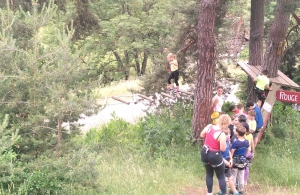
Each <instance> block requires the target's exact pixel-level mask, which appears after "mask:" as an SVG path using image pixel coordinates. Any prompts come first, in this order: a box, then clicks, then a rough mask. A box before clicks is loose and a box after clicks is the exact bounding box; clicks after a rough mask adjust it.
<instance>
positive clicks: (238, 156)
mask: <svg viewBox="0 0 300 195" xmlns="http://www.w3.org/2000/svg"><path fill="white" fill-rule="evenodd" d="M253 104H254V103H253V102H248V103H247V107H248V112H246V111H245V110H244V107H243V105H242V104H238V105H237V106H231V109H232V111H233V115H232V116H231V121H232V122H231V124H230V125H229V126H228V128H229V129H230V133H228V134H227V141H226V142H227V148H226V150H225V151H224V152H221V153H222V156H223V160H224V163H225V166H226V169H225V177H226V178H227V179H228V185H229V187H230V193H231V194H233V195H238V194H243V191H244V185H247V182H248V177H249V163H251V162H252V159H253V157H254V154H255V147H256V143H255V138H254V137H257V133H258V132H257V122H256V120H255V118H256V115H258V117H261V112H260V109H259V110H257V111H258V113H256V111H255V109H254V108H255V107H254V106H253ZM260 128H261V127H260ZM256 141H257V140H256ZM217 194H219V195H221V194H222V192H221V191H219V192H218V193H217Z"/></svg>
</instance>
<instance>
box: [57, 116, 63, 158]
mask: <svg viewBox="0 0 300 195" xmlns="http://www.w3.org/2000/svg"><path fill="white" fill-rule="evenodd" d="M62 122H63V121H62V119H60V118H59V119H58V120H57V123H58V128H57V151H58V153H59V151H60V149H61V133H62V132H61V131H62Z"/></svg>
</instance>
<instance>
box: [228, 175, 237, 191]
mask: <svg viewBox="0 0 300 195" xmlns="http://www.w3.org/2000/svg"><path fill="white" fill-rule="evenodd" d="M228 185H229V187H230V189H231V191H232V192H233V194H235V193H236V192H237V190H236V188H235V183H233V180H232V176H230V177H228Z"/></svg>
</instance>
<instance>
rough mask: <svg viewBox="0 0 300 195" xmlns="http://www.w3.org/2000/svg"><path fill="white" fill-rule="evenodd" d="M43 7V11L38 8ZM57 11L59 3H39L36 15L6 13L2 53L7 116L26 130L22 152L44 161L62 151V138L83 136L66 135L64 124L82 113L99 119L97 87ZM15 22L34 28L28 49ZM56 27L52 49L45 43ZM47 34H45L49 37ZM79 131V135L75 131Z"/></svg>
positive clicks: (0, 92) (3, 108)
mask: <svg viewBox="0 0 300 195" xmlns="http://www.w3.org/2000/svg"><path fill="white" fill-rule="evenodd" d="M39 6H42V8H41V9H40V10H41V11H38V7H39ZM56 13H57V6H56V5H55V4H54V3H53V1H49V2H48V5H47V6H45V4H44V5H39V4H38V3H37V1H33V10H32V11H31V12H24V11H22V10H20V11H18V12H16V13H13V12H12V11H11V10H10V9H9V8H8V9H7V10H5V11H4V10H3V11H2V12H1V16H2V18H3V19H2V20H1V21H2V27H3V28H2V31H1V32H2V34H1V37H2V39H1V40H3V41H1V43H2V44H0V47H1V49H0V51H1V56H3V58H1V60H2V61H1V65H2V66H1V67H2V69H1V73H0V74H1V75H2V76H3V77H4V78H5V79H3V80H1V90H0V96H1V99H2V102H1V105H0V106H1V112H6V113H8V114H10V116H12V119H11V121H12V123H13V126H14V127H16V128H18V129H19V130H20V136H21V138H22V139H21V142H20V148H19V149H18V150H19V152H21V153H22V154H23V158H25V155H24V154H29V156H28V158H32V154H34V155H35V156H38V155H39V154H40V153H41V152H43V151H44V150H46V149H51V148H55V147H56V148H57V149H58V151H59V148H60V147H61V145H62V138H63V137H62V136H63V135H65V136H69V135H71V134H72V133H75V132H77V129H78V128H75V127H74V128H71V130H70V131H66V130H64V129H63V128H62V126H61V125H62V123H63V122H73V121H76V120H77V119H78V118H79V115H80V114H81V113H93V112H94V111H95V109H96V108H97V105H96V104H95V100H94V99H93V98H92V97H91V95H90V93H91V88H92V87H93V86H94V82H91V81H90V80H89V77H88V72H87V71H86V69H87V68H86V67H85V65H84V64H82V61H81V60H80V58H79V56H80V50H78V49H76V48H75V47H72V45H71V39H72V35H73V33H74V30H73V29H72V26H71V27H70V28H68V27H66V25H62V26H60V23H58V24H57V25H56V23H55V19H56V18H55V16H56ZM14 21H17V22H18V23H22V25H24V26H32V31H29V33H32V34H30V35H28V37H31V39H28V40H26V44H24V45H27V46H26V47H25V48H22V47H18V45H17V44H16V43H17V42H18V41H17V40H15V39H13V35H14V33H17V32H15V31H13V30H14V29H13V28H12V25H13V24H14ZM49 26H51V33H52V34H51V35H49V34H48V35H47V36H48V38H50V40H51V43H47V41H45V40H43V38H44V37H43V35H44V34H47V33H45V31H47V30H48V28H47V27H49ZM43 33H44V34H43ZM75 130H76V131H75Z"/></svg>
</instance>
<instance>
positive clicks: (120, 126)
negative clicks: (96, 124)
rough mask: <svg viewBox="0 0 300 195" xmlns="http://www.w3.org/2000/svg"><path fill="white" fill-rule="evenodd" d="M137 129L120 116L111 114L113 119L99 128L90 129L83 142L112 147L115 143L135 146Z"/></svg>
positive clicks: (137, 134)
mask: <svg viewBox="0 0 300 195" xmlns="http://www.w3.org/2000/svg"><path fill="white" fill-rule="evenodd" d="M138 131H139V129H137V126H135V125H133V124H130V123H129V122H127V121H125V120H124V119H122V118H118V117H116V116H115V115H113V119H112V120H111V121H109V122H108V123H107V124H105V125H103V126H101V127H100V128H99V129H97V128H95V129H91V130H90V131H89V132H87V134H86V136H85V142H86V143H88V144H91V143H94V144H100V145H102V146H108V147H112V146H115V145H120V144H123V145H127V146H128V147H129V145H131V146H133V147H134V146H135V145H137V144H138V143H133V142H135V141H137V142H139V140H138V137H139V132H138Z"/></svg>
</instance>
